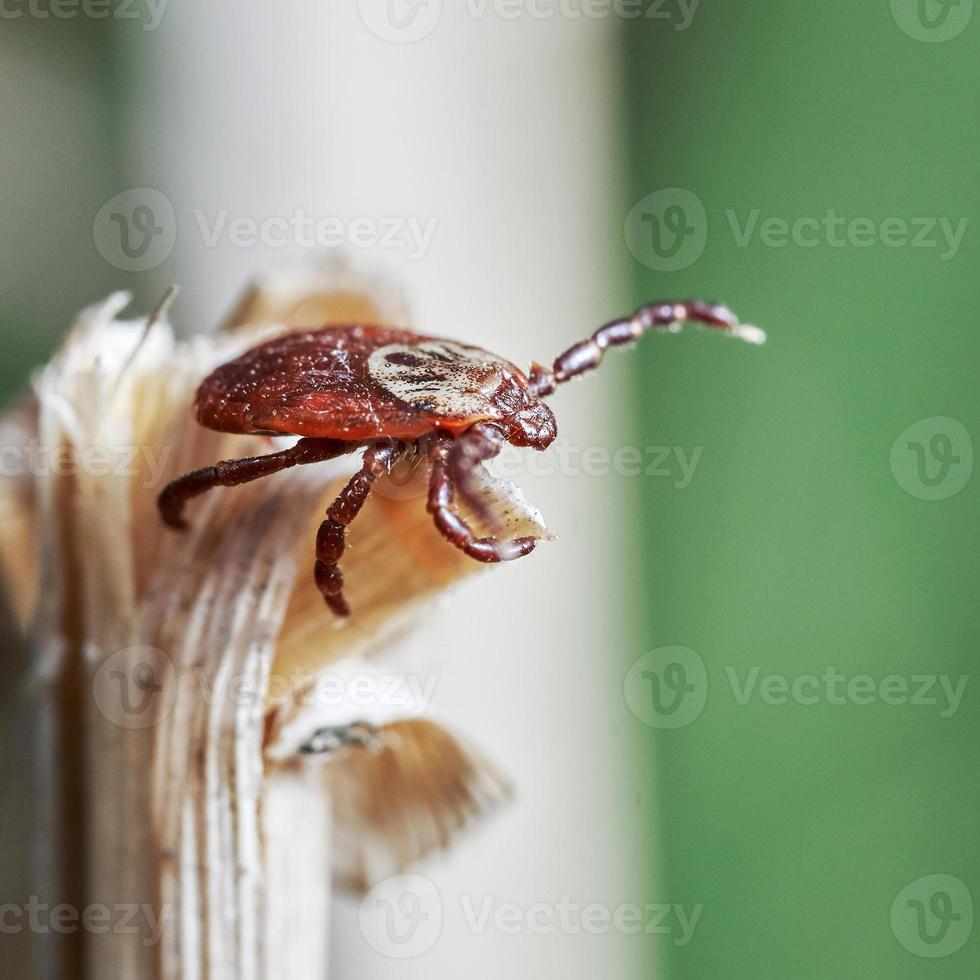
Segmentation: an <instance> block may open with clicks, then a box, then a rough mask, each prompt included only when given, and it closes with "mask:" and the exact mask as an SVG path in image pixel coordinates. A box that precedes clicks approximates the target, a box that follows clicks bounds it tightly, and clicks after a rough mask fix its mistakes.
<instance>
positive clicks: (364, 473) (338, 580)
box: [313, 442, 399, 616]
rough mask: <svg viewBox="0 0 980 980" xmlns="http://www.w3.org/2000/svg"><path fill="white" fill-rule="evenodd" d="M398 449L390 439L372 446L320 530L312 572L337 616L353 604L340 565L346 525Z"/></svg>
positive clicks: (329, 510)
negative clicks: (345, 592) (350, 602)
mask: <svg viewBox="0 0 980 980" xmlns="http://www.w3.org/2000/svg"><path fill="white" fill-rule="evenodd" d="M398 452H399V451H398V449H397V448H396V447H395V446H394V444H393V443H390V442H383V443H376V444H375V445H373V446H369V447H368V448H367V450H366V451H365V453H364V462H363V464H362V466H361V469H360V471H359V472H358V473H355V474H354V476H352V477H351V479H350V482H349V483H348V484H347V486H346V487H344V489H343V490H341V491H340V493H339V494H338V496H337V499H336V500H335V501H334V502H333V503H332V504H331V505H330V507H329V509H328V510H327V519H326V520H325V521H324V522H323V523H322V524H321V525H320V530H319V531H317V535H316V565H315V566H314V568H313V575H314V578H315V579H316V584H317V587H318V588H319V589H320V592H321V594H322V595H323V598H324V601H325V602H326V604H327V605H328V606H329V607H330V609H331V610H332V611H333V612H334V613H336V614H337V615H338V616H349V615H350V606H349V605H348V604H347V600H346V599H345V598H344V591H343V590H344V576H343V574H342V573H341V571H340V568H339V567H338V565H337V563H338V562H339V561H340V556H341V555H342V554H343V553H344V543H345V542H344V537H345V534H344V532H345V529H346V527H347V525H348V524H350V522H351V521H352V520H354V518H355V517H357V514H358V512H359V511H360V509H361V507H363V506H364V501H365V500H367V498H368V496H369V495H370V493H371V487H372V486H373V485H374V481H375V480H377V478H378V477H379V476H381V474H382V473H384V472H386V471H387V470H388V469H389V468H390V467H391V465H392V464H393V463H394V462H395V459H396V458H397V457H398Z"/></svg>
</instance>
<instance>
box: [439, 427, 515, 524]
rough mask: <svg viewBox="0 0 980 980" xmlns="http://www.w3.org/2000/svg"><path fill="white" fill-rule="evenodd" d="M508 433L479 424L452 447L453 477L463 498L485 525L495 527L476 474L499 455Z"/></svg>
mask: <svg viewBox="0 0 980 980" xmlns="http://www.w3.org/2000/svg"><path fill="white" fill-rule="evenodd" d="M504 442H505V437H504V433H503V432H502V431H501V430H500V428H499V427H498V426H496V425H493V424H492V423H489V422H478V423H477V424H476V425H474V426H472V427H471V428H470V429H468V430H467V431H466V432H465V433H464V434H463V435H462V436H460V437H459V438H458V439H456V440H454V441H453V443H452V444H451V445H450V447H449V458H448V462H449V475H450V479H451V480H452V483H453V486H454V487H455V488H456V489H457V490H458V491H459V495H460V496H461V497H462V498H463V500H464V501H465V502H466V504H467V506H468V507H469V508H470V510H472V511H473V513H474V514H476V515H477V516H478V517H479V518H480V519H481V520H482V521H483V522H484V523H485V524H490V525H492V524H493V522H494V519H493V513H492V511H491V510H490V508H489V507H488V506H487V504H486V502H485V500H484V498H483V495H482V494H481V493H480V491H479V487H478V486H477V484H476V481H475V480H474V479H473V472H474V470H475V468H476V467H477V466H480V465H482V464H483V463H485V462H486V461H487V460H491V459H493V458H494V457H495V456H497V455H499V453H500V450H501V449H502V448H503V446H504Z"/></svg>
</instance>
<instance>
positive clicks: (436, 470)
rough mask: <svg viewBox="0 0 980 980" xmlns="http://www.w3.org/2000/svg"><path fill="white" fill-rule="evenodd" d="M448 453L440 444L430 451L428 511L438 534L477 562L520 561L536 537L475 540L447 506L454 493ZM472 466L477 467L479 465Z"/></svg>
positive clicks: (465, 524)
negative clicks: (508, 539) (516, 559)
mask: <svg viewBox="0 0 980 980" xmlns="http://www.w3.org/2000/svg"><path fill="white" fill-rule="evenodd" d="M450 452H451V450H450V448H449V446H447V445H446V444H445V443H440V444H439V445H438V446H436V448H435V450H434V451H433V460H432V477H431V479H430V481H429V505H428V509H429V513H430V514H431V515H432V519H433V521H434V522H435V525H436V527H437V528H438V529H439V533H440V534H442V536H443V537H444V538H445V539H446V540H447V541H448V542H449V543H450V544H453V545H455V546H456V547H457V548H459V549H460V551H463V552H465V553H466V554H467V555H469V556H470V557H471V558H475V559H476V560H477V561H484V562H497V561H511V560H512V559H514V558H522V557H523V556H524V555H528V554H530V553H531V552H532V551H533V550H534V546H535V544H536V543H537V539H536V538H532V537H521V538H513V539H512V540H510V541H500V540H498V539H497V538H478V537H477V536H476V535H475V534H474V533H473V530H472V528H471V527H470V526H469V525H468V524H467V523H466V521H464V520H463V519H462V518H461V517H459V516H458V515H457V514H455V513H453V511H452V510H451V509H450V505H451V504H452V502H453V497H454V496H455V491H454V484H453V477H452V470H451V468H450V463H449V458H448V457H449V454H450ZM476 465H479V462H477V463H476Z"/></svg>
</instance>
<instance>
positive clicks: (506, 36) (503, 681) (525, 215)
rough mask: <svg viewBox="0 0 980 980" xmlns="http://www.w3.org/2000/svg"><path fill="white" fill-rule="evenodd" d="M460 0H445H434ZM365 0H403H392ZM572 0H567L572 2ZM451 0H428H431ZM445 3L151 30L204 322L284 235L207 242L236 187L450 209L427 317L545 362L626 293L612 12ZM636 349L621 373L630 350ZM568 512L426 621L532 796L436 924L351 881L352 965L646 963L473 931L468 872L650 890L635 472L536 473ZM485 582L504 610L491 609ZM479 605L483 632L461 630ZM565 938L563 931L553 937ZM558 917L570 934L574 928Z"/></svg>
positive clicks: (575, 431) (340, 917) (286, 202)
mask: <svg viewBox="0 0 980 980" xmlns="http://www.w3.org/2000/svg"><path fill="white" fill-rule="evenodd" d="M431 4H432V5H434V6H435V7H438V6H439V4H438V0H431ZM364 5H365V10H366V11H370V10H371V9H372V8H377V9H379V10H380V9H382V8H383V7H384V0H377V2H376V3H369V0H364ZM556 7H557V5H556ZM430 9H432V6H430V7H425V6H423V7H421V8H419V11H418V14H419V16H428V12H429V10H430ZM468 9H469V8H468V7H467V6H465V5H462V4H455V3H454V4H449V3H447V4H446V5H445V8H444V9H443V10H442V14H441V19H440V20H439V23H438V24H437V25H436V26H435V28H434V29H433V30H432V32H431V33H430V34H428V36H426V37H424V38H422V39H420V40H418V41H417V42H415V43H411V44H397V43H389V42H385V41H383V40H381V39H379V38H378V37H377V36H375V35H374V34H373V33H372V32H371V31H370V30H369V29H368V28H367V27H366V26H365V23H364V21H363V20H362V17H361V15H360V12H359V9H358V5H357V3H355V2H352V0H348V2H344V3H330V4H327V3H318V2H312V0H310V2H300V0H283V2H280V3H277V4H274V5H272V4H266V3H259V2H256V0H252V2H243V0H210V2H209V3H207V4H200V3H199V4H191V3H182V4H171V6H170V8H169V9H168V10H167V13H166V16H165V17H164V19H163V22H162V24H161V26H160V28H159V29H158V30H157V31H156V32H155V33H154V34H152V35H150V36H149V37H148V38H146V39H143V40H142V41H141V43H140V45H139V46H138V47H135V46H134V48H133V49H132V51H131V57H130V61H129V63H130V78H129V79H128V84H127V87H126V93H125V95H126V106H127V110H128V117H129V119H130V126H129V135H130V139H131V141H132V145H133V150H134V154H135V156H134V160H133V165H134V166H133V173H132V177H133V179H132V183H133V184H134V185H137V184H141V185H144V186H151V187H157V188H160V189H161V190H163V191H165V192H166V193H167V194H168V195H169V196H170V198H171V199H172V201H173V203H174V206H175V209H176V212H177V216H178V222H179V229H178V231H179V234H178V244H177V250H176V253H175V259H174V262H173V268H172V269H171V268H170V267H169V266H168V267H166V277H167V278H169V277H171V276H172V277H174V278H176V279H178V280H179V281H180V282H181V284H182V286H183V287H184V293H183V294H182V299H181V303H182V307H181V308H182V310H183V311H184V313H185V316H184V317H183V318H184V319H187V320H189V321H191V322H200V323H208V322H211V321H212V320H213V318H214V315H215V314H216V312H217V310H218V304H219V303H220V302H221V298H222V297H224V296H225V295H227V293H228V291H229V290H231V289H234V288H235V287H236V286H237V284H238V283H239V282H240V281H241V279H242V278H244V276H245V275H247V274H248V273H249V272H251V270H253V269H255V268H259V267H262V266H264V265H265V264H266V263H267V262H270V261H273V262H274V261H279V260H281V259H282V258H283V256H284V252H283V251H282V250H279V249H277V248H273V247H270V246H259V247H255V248H242V247H236V246H235V245H234V244H233V243H231V242H230V241H229V239H228V237H227V236H226V235H223V236H221V238H220V241H219V242H218V244H217V245H216V246H215V247H207V245H206V244H205V242H204V240H203V236H202V234H201V231H200V228H199V225H200V222H201V221H202V220H203V221H204V222H205V223H206V224H207V225H208V227H212V228H213V227H214V222H215V221H216V220H217V218H218V216H219V211H220V210H221V209H227V214H228V218H229V220H230V219H231V218H234V217H236V216H244V217H247V218H249V219H252V220H253V221H255V222H258V223H261V222H262V221H263V220H264V219H266V218H269V217H283V218H289V217H290V216H291V215H293V214H294V213H295V212H296V210H297V209H303V210H304V212H305V213H307V214H310V215H315V216H337V217H339V218H340V219H341V220H343V221H344V222H350V220H351V219H352V218H354V217H356V216H367V217H370V218H373V219H379V218H381V217H383V216H398V217H400V218H403V219H416V220H417V221H419V222H421V223H425V222H426V221H428V220H429V219H435V220H436V228H435V233H434V235H433V238H432V241H431V245H430V246H429V248H428V250H427V251H426V252H425V254H424V257H423V258H421V259H418V260H416V261H409V260H407V259H406V258H405V257H404V255H402V254H400V253H386V254H389V255H391V256H393V258H394V259H395V260H396V261H399V260H400V261H401V262H402V264H403V266H404V267H403V268H401V269H400V270H399V271H400V273H401V275H402V278H403V279H405V280H406V281H407V282H408V283H409V284H410V286H411V288H412V290H413V294H414V297H413V298H414V299H415V300H416V302H415V303H414V304H413V305H414V309H415V311H416V319H415V324H414V325H415V326H417V327H419V328H421V329H424V330H426V331H431V332H433V333H442V334H449V335H452V336H457V337H459V338H461V339H464V340H468V341H472V342H479V343H481V344H483V345H485V346H488V347H490V348H491V349H495V350H497V351H499V352H500V353H501V354H504V355H505V356H509V357H511V358H512V359H514V360H515V361H517V362H518V363H524V364H526V363H527V362H528V361H529V360H530V359H531V358H532V357H533V358H537V359H539V360H542V361H545V360H547V359H548V358H551V357H553V356H554V355H555V354H557V353H558V352H559V351H560V350H562V349H564V347H566V346H567V345H568V344H569V343H571V342H572V341H574V340H577V339H579V338H580V337H581V336H584V335H585V334H586V333H587V332H589V331H591V330H592V329H593V328H594V327H595V326H596V325H598V323H600V322H602V321H604V320H605V319H608V318H610V317H611V316H613V315H615V314H617V313H619V312H620V311H621V308H622V310H623V311H625V308H626V306H627V305H628V303H627V297H626V296H625V290H623V289H620V288H617V287H618V286H620V285H621V282H618V281H617V277H618V276H619V274H620V273H621V268H620V262H621V260H622V255H623V246H622V227H621V218H620V217H618V214H619V209H620V196H621V183H622V182H621V179H620V174H619V172H618V169H617V160H618V151H617V140H618V138H619V132H618V125H617V124H618V118H617V114H618V111H619V106H618V99H619V92H618V89H617V84H616V80H617V62H616V60H617V58H618V57H619V48H618V44H617V36H616V25H615V24H614V23H613V22H612V20H590V19H588V18H582V19H578V20H569V19H563V18H561V17H559V16H556V17H554V18H552V19H548V20H543V21H540V20H536V19H534V18H532V17H530V16H526V15H525V16H521V17H519V18H517V19H516V20H505V19H502V18H500V17H499V16H497V15H495V14H494V13H493V12H492V10H493V8H492V6H491V7H490V8H489V10H490V12H489V13H487V15H486V16H485V17H483V18H482V19H474V18H472V16H470V15H469V14H468V13H467V10H468ZM609 360H610V363H608V364H607V365H605V366H604V367H603V372H602V374H601V375H600V376H597V377H596V378H594V379H591V380H590V382H589V383H588V384H587V385H575V386H569V387H570V388H571V389H572V390H570V391H569V392H567V393H566V392H563V393H562V394H561V395H560V396H559V397H558V398H557V399H556V410H557V412H558V417H559V423H560V426H561V431H562V435H563V436H566V437H568V438H569V439H571V440H572V441H574V443H575V444H577V445H580V446H588V445H590V444H594V443H596V442H597V441H598V440H599V439H600V438H603V437H605V438H613V437H612V436H611V433H612V432H614V431H616V430H617V429H618V428H620V427H621V426H622V424H623V423H625V422H626V421H627V420H626V419H623V418H622V412H623V411H624V410H625V409H624V407H623V406H622V405H621V403H620V402H619V401H618V400H617V397H616V391H617V388H621V384H620V385H618V384H617V371H621V370H622V368H620V367H617V364H616V362H615V360H614V359H609ZM622 377H623V375H620V378H622ZM522 482H524V483H526V484H528V485H529V496H530V497H531V499H532V500H534V501H535V502H536V503H537V504H539V505H540V506H541V507H542V510H543V511H544V513H545V516H546V517H547V519H548V522H549V526H551V527H552V528H553V530H555V531H556V532H557V533H558V535H559V540H558V542H557V543H556V544H553V545H549V546H543V547H542V548H540V549H539V551H538V552H537V553H535V555H534V556H533V557H532V558H530V559H528V560H526V561H523V562H519V563H516V564H515V565H513V566H511V567H509V568H507V569H504V570H498V571H497V572H495V573H493V574H492V576H490V581H481V582H480V584H479V585H478V586H476V587H470V588H469V589H464V590H463V591H462V593H461V594H460V595H459V596H458V597H457V598H455V599H454V600H453V604H452V605H449V604H446V605H444V606H443V607H442V608H441V609H440V610H439V613H438V615H437V616H434V617H432V622H431V624H430V625H429V627H428V628H427V629H426V631H425V633H424V636H423V638H422V641H421V642H420V644H419V645H420V646H421V647H423V648H425V647H429V648H432V649H434V650H435V651H437V652H438V653H439V654H440V656H439V660H440V663H439V684H438V690H437V695H436V698H437V702H438V704H439V706H440V707H441V708H443V709H444V710H445V711H446V712H447V713H449V714H450V715H457V716H459V717H465V718H466V719H467V727H468V729H469V731H471V732H473V733H474V734H475V735H477V736H478V740H479V741H480V742H481V743H482V744H484V745H486V746H488V747H489V748H490V749H491V751H492V754H493V755H494V758H495V759H497V760H498V761H499V762H500V763H501V764H502V766H503V768H504V769H505V771H507V772H508V774H509V775H511V776H512V777H513V781H514V783H515V786H516V790H517V793H518V800H519V805H518V806H516V807H514V808H512V811H511V812H510V813H509V814H508V815H507V817H506V818H505V819H504V820H502V821H501V822H500V823H499V824H497V825H495V826H494V827H493V828H492V829H491V831H490V833H489V834H487V835H484V836H482V837H481V841H480V844H479V847H478V848H471V849H466V848H464V849H463V850H461V851H460V852H459V856H458V857H457V859H456V860H455V861H454V863H453V864H452V866H451V867H442V868H437V869H434V870H432V869H430V870H427V871H426V873H427V874H429V875H430V876H431V877H432V879H433V881H435V882H436V884H437V885H438V887H439V889H440V892H441V894H442V895H443V899H444V903H445V904H446V907H447V914H446V917H445V921H444V925H443V933H442V937H441V938H440V940H439V942H438V943H436V944H435V946H434V947H433V948H432V949H431V950H428V951H427V952H426V953H425V954H424V955H421V956H419V957H417V958H416V959H412V960H403V961H396V960H387V959H385V958H384V957H382V956H379V955H377V954H376V953H375V952H374V951H373V950H372V949H371V948H370V947H369V946H368V945H367V944H366V943H365V942H364V941H363V939H362V937H361V935H360V934H359V932H358V930H357V924H356V918H355V909H353V908H351V907H349V906H342V907H340V908H338V909H336V910H335V913H334V914H335V924H334V928H333V930H332V931H333V935H334V946H335V950H334V954H333V955H334V966H335V975H336V976H337V977H340V978H344V977H348V976H349V977H356V976H368V975H370V976H371V977H372V978H384V977H387V976H396V975H397V976H398V977H399V978H408V977H423V976H424V977H427V978H431V977H439V976H455V975H456V974H457V973H458V969H459V963H460V962H467V961H470V960H471V959H472V956H473V952H474V950H475V949H478V950H479V956H480V960H481V965H482V971H483V974H484V975H486V976H501V975H513V972H512V971H513V964H514V963H516V962H520V963H521V965H522V972H523V974H524V975H526V976H540V975H548V976H562V977H564V978H566V980H572V978H592V977H594V976H597V975H600V974H601V973H603V972H607V973H610V974H613V973H614V974H615V975H617V976H620V977H629V976H634V975H635V976H640V975H642V970H643V962H644V956H645V953H644V949H643V945H644V944H643V943H642V942H641V941H638V940H637V938H636V937H623V936H615V935H607V936H598V937H591V936H578V937H575V939H574V940H568V939H567V938H565V941H564V942H562V941H550V940H542V938H541V937H537V936H534V935H531V934H529V933H527V932H524V933H522V934H520V935H518V936H514V937H498V941H496V942H492V941H490V940H489V939H488V937H473V936H472V935H470V934H469V933H468V932H467V929H466V925H465V922H464V921H463V919H462V918H461V916H459V915H458V911H457V914H449V911H450V909H451V908H454V909H456V910H458V903H457V902H456V896H458V895H460V894H463V893H466V894H469V895H471V896H474V897H475V899H476V901H477V902H479V901H480V899H481V897H482V896H483V895H494V896H496V897H497V898H498V899H500V900H501V901H506V900H512V901H517V902H523V903H525V904H532V903H533V902H536V901H544V900H551V899H554V898H555V897H556V896H560V895H561V894H563V893H568V894H570V895H572V896H573V898H575V899H577V900H581V901H582V902H583V903H587V902H590V901H601V902H607V903H610V904H616V903H617V902H624V901H631V900H637V896H642V894H643V893H644V892H643V891H642V890H641V889H642V888H643V885H644V883H645V870H644V869H643V868H642V866H641V862H637V861H636V860H635V852H633V851H632V850H631V843H632V841H633V840H634V839H635V834H636V829H635V828H632V827H630V825H629V819H630V815H631V814H632V813H634V812H635V804H634V797H633V793H634V789H633V788H634V785H635V780H634V778H633V774H632V773H630V772H629V771H628V768H627V767H628V765H629V763H630V760H629V758H628V757H627V751H628V746H629V744H630V739H629V737H628V736H627V735H625V734H622V733H620V734H619V735H615V734H613V731H614V729H615V726H614V725H611V724H610V718H611V717H612V718H613V719H617V718H620V717H621V705H620V703H619V701H618V700H617V699H618V697H619V691H620V690H621V680H620V678H618V677H617V676H615V673H614V670H613V668H612V666H611V665H612V664H613V663H616V662H619V663H621V662H624V660H626V659H627V658H624V657H623V655H622V651H623V650H624V643H625V639H624V637H625V635H626V632H627V627H628V620H629V612H628V610H623V609H617V608H615V603H614V600H615V598H616V597H617V596H622V595H624V594H626V595H628V594H629V590H623V589H622V588H621V587H620V571H619V569H620V555H619V554H618V553H617V551H616V550H615V546H614V545H613V544H612V543H611V542H614V541H615V540H616V531H617V518H616V516H615V514H614V513H611V498H612V496H613V495H614V494H615V493H617V492H618V489H617V487H616V486H615V483H614V481H612V480H599V479H591V480H585V479H574V480H568V479H565V478H555V479H552V480H539V481H537V482H535V481H533V480H530V479H528V480H523V481H522ZM488 609H489V610H491V611H492V612H491V616H492V619H493V620H494V621H497V622H500V621H503V622H505V623H506V627H505V629H504V630H501V629H494V630H487V629H483V628H474V627H473V626H472V624H473V623H478V622H481V621H482V620H485V618H486V616H487V610H488ZM460 632H466V633H468V635H470V636H471V641H472V645H471V647H470V648H469V649H467V651H466V656H465V657H464V656H458V655H450V651H449V649H448V643H447V638H448V637H450V636H453V635H457V634H459V633H460ZM553 938H554V937H553ZM557 938H558V940H561V939H562V937H557Z"/></svg>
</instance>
